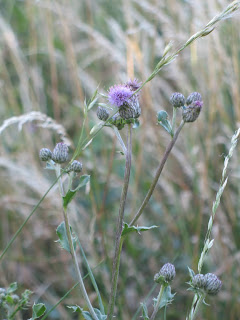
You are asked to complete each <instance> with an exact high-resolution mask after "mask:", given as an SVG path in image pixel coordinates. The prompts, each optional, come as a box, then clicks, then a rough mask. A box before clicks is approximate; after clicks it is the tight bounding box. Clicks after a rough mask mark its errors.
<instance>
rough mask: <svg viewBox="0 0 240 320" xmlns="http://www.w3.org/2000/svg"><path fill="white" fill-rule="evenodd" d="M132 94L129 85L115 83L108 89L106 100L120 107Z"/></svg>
mask: <svg viewBox="0 0 240 320" xmlns="http://www.w3.org/2000/svg"><path fill="white" fill-rule="evenodd" d="M131 96H132V91H131V89H130V88H129V87H126V86H124V85H122V84H120V85H115V86H113V87H111V88H110V89H109V92H108V100H109V102H110V103H111V104H112V105H115V106H117V107H118V108H119V107H121V106H122V105H123V104H124V103H127V102H128V99H129V98H130V97H131Z"/></svg>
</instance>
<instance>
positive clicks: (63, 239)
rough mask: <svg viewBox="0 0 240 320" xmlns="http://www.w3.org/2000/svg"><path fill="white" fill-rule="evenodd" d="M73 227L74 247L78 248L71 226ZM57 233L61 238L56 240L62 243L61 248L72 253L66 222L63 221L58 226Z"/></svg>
mask: <svg viewBox="0 0 240 320" xmlns="http://www.w3.org/2000/svg"><path fill="white" fill-rule="evenodd" d="M70 229H71V236H72V240H73V247H74V249H76V238H75V237H73V235H72V227H70ZM56 232H57V235H58V238H59V240H57V241H56V242H59V243H60V246H61V248H63V249H65V250H67V251H68V252H69V253H71V250H70V247H69V242H68V238H67V231H66V227H65V222H62V223H61V224H60V225H59V226H58V227H57V230H56Z"/></svg>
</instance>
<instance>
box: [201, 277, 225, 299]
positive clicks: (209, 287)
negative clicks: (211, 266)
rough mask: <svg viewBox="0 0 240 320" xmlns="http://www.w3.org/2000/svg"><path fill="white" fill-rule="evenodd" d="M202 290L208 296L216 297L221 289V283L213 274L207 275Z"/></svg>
mask: <svg viewBox="0 0 240 320" xmlns="http://www.w3.org/2000/svg"><path fill="white" fill-rule="evenodd" d="M204 277H205V286H204V290H205V292H206V293H208V294H210V295H216V294H217V293H218V292H219V291H220V290H221V287H222V281H221V280H219V279H218V277H217V276H216V275H215V274H213V273H207V274H206V275H205V276H204Z"/></svg>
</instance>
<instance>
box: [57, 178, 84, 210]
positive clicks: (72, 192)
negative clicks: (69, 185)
mask: <svg viewBox="0 0 240 320" xmlns="http://www.w3.org/2000/svg"><path fill="white" fill-rule="evenodd" d="M89 180H90V176H88V175H82V176H81V177H80V179H79V184H78V186H77V188H76V189H74V190H68V192H67V194H66V195H65V196H64V197H62V199H63V207H64V209H67V206H68V205H69V203H70V202H71V201H72V199H73V198H74V197H75V195H76V192H77V191H78V190H79V189H80V188H82V187H84V186H85V185H86V184H87V183H88V182H89Z"/></svg>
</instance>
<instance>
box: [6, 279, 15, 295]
mask: <svg viewBox="0 0 240 320" xmlns="http://www.w3.org/2000/svg"><path fill="white" fill-rule="evenodd" d="M16 290H17V282H13V283H11V284H10V286H9V287H8V288H7V293H12V292H14V291H16Z"/></svg>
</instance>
